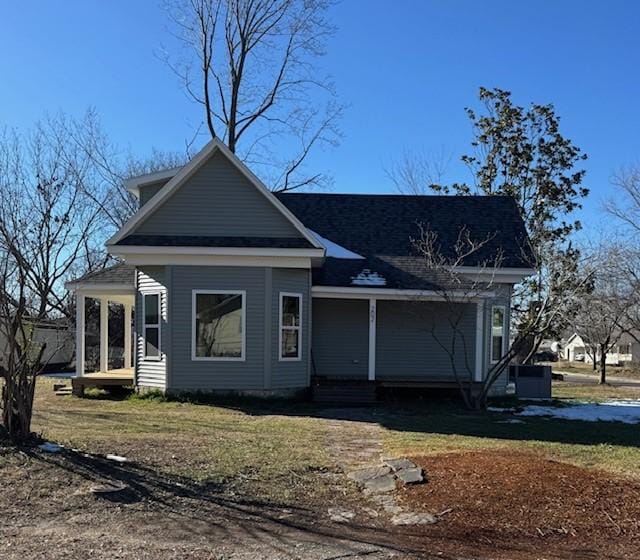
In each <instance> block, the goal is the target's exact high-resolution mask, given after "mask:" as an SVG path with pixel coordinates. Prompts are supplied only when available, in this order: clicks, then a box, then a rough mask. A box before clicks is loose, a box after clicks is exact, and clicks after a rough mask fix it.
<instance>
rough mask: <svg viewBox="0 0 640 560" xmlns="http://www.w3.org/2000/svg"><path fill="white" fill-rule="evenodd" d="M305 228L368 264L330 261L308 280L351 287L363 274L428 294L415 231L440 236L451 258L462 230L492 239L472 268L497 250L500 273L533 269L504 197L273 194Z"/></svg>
mask: <svg viewBox="0 0 640 560" xmlns="http://www.w3.org/2000/svg"><path fill="white" fill-rule="evenodd" d="M276 196H277V197H278V199H279V200H280V201H281V202H283V203H284V204H285V205H286V206H287V208H289V210H291V212H293V213H294V214H295V215H296V217H297V218H298V219H299V220H300V221H301V222H302V223H304V225H305V226H306V227H308V228H309V229H311V230H313V231H314V232H316V233H318V234H319V235H321V236H322V237H325V238H326V239H329V240H330V241H333V242H334V243H337V244H338V245H340V246H342V247H344V248H346V249H349V250H350V251H353V252H354V253H357V254H359V255H362V256H364V257H366V258H365V260H362V259H360V260H356V259H353V260H351V259H336V258H327V259H326V261H325V264H324V266H323V267H322V268H321V269H315V270H314V278H313V282H314V284H315V285H324V286H350V285H353V283H352V278H353V277H354V276H356V275H357V274H358V273H360V272H361V271H362V270H363V269H369V270H371V271H373V272H377V273H378V274H379V275H381V276H382V277H384V279H385V280H386V285H385V286H384V287H386V288H397V289H429V288H431V287H433V281H434V280H435V279H434V278H433V275H432V274H431V273H430V272H429V271H428V270H426V268H425V266H424V262H423V258H422V257H420V255H419V254H418V252H417V250H416V248H415V240H416V239H419V238H420V235H421V233H420V226H422V227H423V228H424V229H429V230H431V231H434V232H436V233H437V236H438V241H439V243H440V245H441V248H442V251H443V252H445V253H447V252H449V253H450V255H451V254H452V253H453V252H454V251H453V246H454V244H455V242H456V240H457V239H458V235H459V232H460V230H461V229H462V228H463V227H466V228H467V230H468V232H469V235H470V236H471V238H472V239H476V240H478V241H481V240H482V241H484V240H486V239H488V238H490V241H489V242H488V243H486V244H485V245H484V246H483V249H482V250H481V251H478V252H477V253H476V254H474V255H473V256H472V258H470V259H468V260H467V261H466V262H465V265H467V266H477V265H480V264H481V263H483V262H487V261H488V260H490V259H492V258H495V256H496V255H497V254H498V251H501V252H502V255H503V260H502V266H503V268H530V267H531V266H532V262H533V259H532V257H531V250H530V246H529V242H528V238H527V234H526V231H525V227H524V224H523V222H522V219H521V218H520V215H519V212H518V208H517V206H516V204H515V202H514V200H513V199H512V198H510V197H501V196H409V195H350V194H306V193H281V194H277V195H276Z"/></svg>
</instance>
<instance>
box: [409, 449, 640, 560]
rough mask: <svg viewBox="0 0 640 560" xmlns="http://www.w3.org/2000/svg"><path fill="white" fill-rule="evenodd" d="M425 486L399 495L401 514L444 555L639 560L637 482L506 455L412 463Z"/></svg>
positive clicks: (639, 487) (492, 453)
mask: <svg viewBox="0 0 640 560" xmlns="http://www.w3.org/2000/svg"><path fill="white" fill-rule="evenodd" d="M412 459H413V460H414V461H415V462H416V463H417V464H419V465H421V466H422V467H424V469H425V470H426V472H427V473H428V478H429V482H428V484H424V485H421V486H411V487H407V488H404V489H403V490H402V491H401V494H400V501H401V503H402V504H403V505H404V506H405V507H407V508H408V509H413V510H416V511H429V512H431V513H439V514H441V521H440V522H439V523H438V524H436V525H433V526H429V527H425V528H424V533H425V534H424V537H425V540H428V541H431V542H433V543H434V544H435V543H437V542H438V541H441V542H442V548H443V550H447V551H450V550H451V549H458V550H460V551H461V552H465V553H466V554H470V553H471V551H475V553H474V555H475V554H482V555H483V556H484V555H486V556H487V557H490V558H509V559H512V560H520V559H529V558H532V559H533V558H536V559H538V558H540V559H542V558H571V559H573V558H594V559H595V558H598V559H600V558H633V559H637V558H640V481H639V480H637V479H630V478H623V477H618V476H615V475H612V474H611V473H607V472H602V471H597V470H591V469H584V468H580V467H576V466H572V465H568V464H565V463H560V462H557V461H552V460H549V459H547V458H546V457H544V456H542V455H536V454H533V453H524V452H513V451H507V450H497V451H483V452H467V453H452V454H446V455H438V456H433V457H413V458H412Z"/></svg>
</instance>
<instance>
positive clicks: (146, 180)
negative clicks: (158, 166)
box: [124, 167, 181, 198]
mask: <svg viewBox="0 0 640 560" xmlns="http://www.w3.org/2000/svg"><path fill="white" fill-rule="evenodd" d="M180 169H181V167H172V168H171V169H163V170H161V171H154V172H153V173H145V174H144V175H138V176H136V177H129V178H128V179H125V180H124V186H125V188H126V189H127V190H128V191H129V192H130V193H131V194H133V195H135V196H136V197H137V198H140V187H144V186H145V185H150V184H152V183H157V182H158V181H164V180H169V179H171V178H173V177H174V176H175V175H176V174H177V173H178V171H180Z"/></svg>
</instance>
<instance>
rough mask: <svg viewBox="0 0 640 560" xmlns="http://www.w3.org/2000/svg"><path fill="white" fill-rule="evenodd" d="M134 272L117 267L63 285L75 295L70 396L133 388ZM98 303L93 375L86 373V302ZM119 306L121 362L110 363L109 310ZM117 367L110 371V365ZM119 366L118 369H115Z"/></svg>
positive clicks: (129, 267)
mask: <svg viewBox="0 0 640 560" xmlns="http://www.w3.org/2000/svg"><path fill="white" fill-rule="evenodd" d="M134 278H135V269H134V268H133V267H131V266H128V265H125V264H118V265H115V266H113V267H111V268H107V269H104V270H102V271H99V272H95V273H90V274H87V275H85V276H83V277H82V278H79V279H78V280H74V281H73V282H69V283H67V288H68V289H69V290H73V291H74V292H75V295H76V375H75V377H74V378H73V380H72V387H73V394H74V395H79V396H81V395H82V394H83V393H84V389H85V387H107V386H110V387H114V386H118V387H125V386H130V385H135V369H134V363H133V336H132V321H133V312H134V307H135V283H134ZM89 299H93V300H96V301H98V302H99V308H100V320H99V329H98V331H99V345H98V346H99V360H98V364H97V371H89V372H88V371H87V352H86V350H87V329H86V325H87V300H89ZM112 304H118V305H122V307H123V312H122V321H123V325H122V331H121V332H122V333H123V346H122V350H121V353H120V351H118V353H119V355H120V356H121V359H119V360H116V359H115V358H113V359H112V360H111V362H112V363H110V355H109V354H110V353H109V350H110V348H111V349H112V350H113V347H111V346H110V340H109V321H110V317H109V308H110V305H112ZM113 362H117V365H116V366H115V367H114V363H113ZM120 364H122V367H118V366H119V365H120Z"/></svg>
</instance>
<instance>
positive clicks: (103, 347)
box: [100, 298, 109, 372]
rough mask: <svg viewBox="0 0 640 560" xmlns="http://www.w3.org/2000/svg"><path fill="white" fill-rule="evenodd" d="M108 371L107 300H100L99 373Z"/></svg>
mask: <svg viewBox="0 0 640 560" xmlns="http://www.w3.org/2000/svg"><path fill="white" fill-rule="evenodd" d="M108 369H109V300H108V299H107V298H100V371H102V372H106V371H107V370H108Z"/></svg>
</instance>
